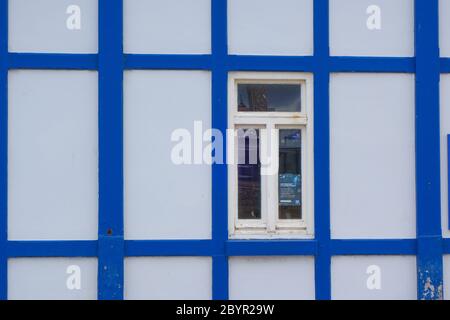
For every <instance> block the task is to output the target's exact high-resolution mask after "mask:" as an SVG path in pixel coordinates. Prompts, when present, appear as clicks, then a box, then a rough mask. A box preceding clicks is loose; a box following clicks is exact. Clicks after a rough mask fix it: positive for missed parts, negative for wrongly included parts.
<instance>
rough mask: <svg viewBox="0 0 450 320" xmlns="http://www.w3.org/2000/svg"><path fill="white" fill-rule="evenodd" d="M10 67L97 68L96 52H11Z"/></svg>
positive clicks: (9, 57)
mask: <svg viewBox="0 0 450 320" xmlns="http://www.w3.org/2000/svg"><path fill="white" fill-rule="evenodd" d="M8 68H9V69H68V70H96V69H97V68H98V57H97V55H96V54H56V53H55V54H47V53H9V54H8Z"/></svg>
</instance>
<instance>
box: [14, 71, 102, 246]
mask: <svg viewBox="0 0 450 320" xmlns="http://www.w3.org/2000/svg"><path fill="white" fill-rule="evenodd" d="M97 91H98V90H97V73H96V72H91V71H49V70H46V71H42V70H39V71H30V70H27V71H17V70H16V71H11V72H10V73H9V78H8V99H9V101H8V122H9V125H8V237H9V239H10V240H82V239H97V222H98V107H97V104H98V98H97V95H98V93H97Z"/></svg>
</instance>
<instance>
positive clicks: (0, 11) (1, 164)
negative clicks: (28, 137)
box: [0, 0, 8, 300]
mask: <svg viewBox="0 0 450 320" xmlns="http://www.w3.org/2000/svg"><path fill="white" fill-rule="evenodd" d="M7 57H8V0H0V300H6V298H7V292H8V288H7V286H8V280H7V277H8V271H7V268H8V261H7V255H6V244H7V239H8V236H7V228H8V223H7V220H8V209H7V201H8V180H7V179H8V156H7V153H8V61H7Z"/></svg>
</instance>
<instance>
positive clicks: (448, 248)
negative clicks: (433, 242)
mask: <svg viewBox="0 0 450 320" xmlns="http://www.w3.org/2000/svg"><path fill="white" fill-rule="evenodd" d="M443 241H444V246H443V252H444V254H450V238H446V239H444V240H443Z"/></svg>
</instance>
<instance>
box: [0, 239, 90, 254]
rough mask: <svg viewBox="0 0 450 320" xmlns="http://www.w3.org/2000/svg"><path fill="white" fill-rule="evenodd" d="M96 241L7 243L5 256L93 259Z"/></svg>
mask: <svg viewBox="0 0 450 320" xmlns="http://www.w3.org/2000/svg"><path fill="white" fill-rule="evenodd" d="M97 247H98V245H97V241H95V240H93V241H8V243H7V246H6V248H7V255H8V257H9V258H16V257H95V256H97Z"/></svg>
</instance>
